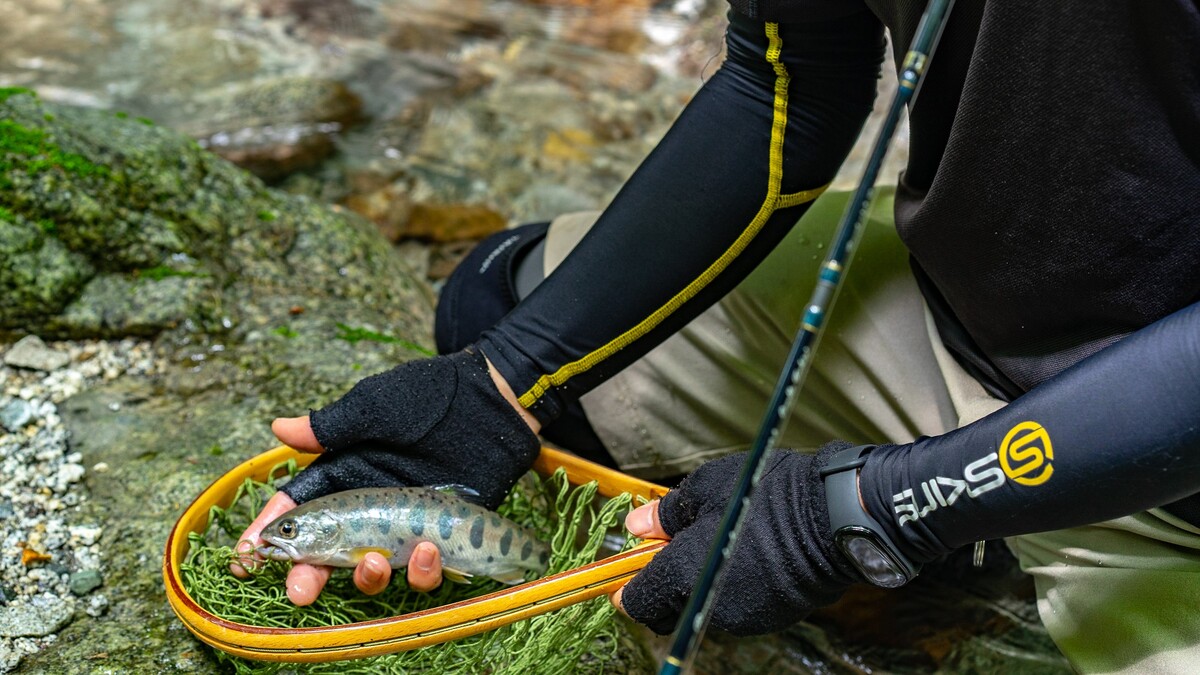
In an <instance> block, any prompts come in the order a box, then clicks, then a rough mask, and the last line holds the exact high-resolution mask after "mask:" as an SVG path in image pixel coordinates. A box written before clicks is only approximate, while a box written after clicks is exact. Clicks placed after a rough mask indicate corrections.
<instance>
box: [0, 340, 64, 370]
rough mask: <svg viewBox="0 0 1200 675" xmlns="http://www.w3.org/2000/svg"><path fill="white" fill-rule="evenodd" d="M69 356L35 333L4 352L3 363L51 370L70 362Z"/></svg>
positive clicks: (18, 366)
mask: <svg viewBox="0 0 1200 675" xmlns="http://www.w3.org/2000/svg"><path fill="white" fill-rule="evenodd" d="M70 360H71V357H70V356H69V355H67V354H64V353H62V352H60V351H56V350H54V349H51V348H50V347H48V346H46V343H45V342H42V339H41V338H39V337H38V336H36V335H27V336H25V337H23V338H21V339H20V340H18V341H17V343H16V344H15V345H13V346H12V348H11V349H9V350H8V352H6V353H5V354H4V363H6V364H8V365H10V366H14V367H17V368H29V369H32V370H45V371H53V370H58V369H59V368H62V367H63V366H65V365H67V363H68V362H70Z"/></svg>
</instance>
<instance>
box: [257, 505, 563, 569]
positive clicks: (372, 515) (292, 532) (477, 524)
mask: <svg viewBox="0 0 1200 675" xmlns="http://www.w3.org/2000/svg"><path fill="white" fill-rule="evenodd" d="M262 538H263V540H264V541H266V542H267V543H268V544H270V545H269V546H265V547H263V548H261V549H259V552H260V553H261V554H262V555H263V556H264V557H267V558H272V559H275V560H291V561H293V562H299V563H309V564H313V565H330V566H333V567H354V566H355V565H357V564H358V562H359V561H360V560H362V559H363V556H365V555H366V554H367V553H370V552H371V551H375V552H377V553H380V554H381V555H383V556H384V557H385V558H387V560H388V562H390V563H391V564H392V567H393V568H402V567H405V566H407V565H408V558H409V556H410V555H412V552H413V549H415V548H416V547H417V544H419V543H421V542H423V541H428V542H432V543H434V544H435V545H437V547H438V550H439V551H440V552H441V554H442V571H443V573H444V574H445V576H446V578H448V579H451V580H453V581H459V582H466V581H469V580H470V578H471V577H472V576H476V575H478V576H486V577H491V578H493V579H496V580H498V581H503V582H504V583H507V584H518V583H521V582H522V581H524V580H525V574H526V572H529V571H532V572H535V573H536V574H538V575H541V574H543V573H544V572H545V571H546V564H547V562H548V560H549V557H550V550H549V547H548V546H546V544H544V543H543V542H541V541H539V540H538V539H537V538H536V537H534V535H533V533H532V532H530V531H529V530H527V529H525V528H524V527H521V526H520V525H517V524H516V523H514V522H512V521H511V520H508V519H506V518H503V517H501V516H500V515H499V514H497V513H495V512H493V511H489V510H487V509H485V508H483V507H482V506H477V505H475V504H472V503H470V502H468V501H465V500H464V499H462V498H461V497H460V496H458V495H457V494H455V490H453V489H444V488H443V489H433V488H427V487H419V488H364V489H360V490H347V491H345V492H335V493H333V494H329V495H326V496H324V497H320V498H318V499H314V500H312V501H310V502H305V503H304V504H302V505H300V506H298V507H296V508H295V509H292V510H291V511H288V512H287V513H285V514H283V515H282V516H280V517H279V518H277V519H275V520H274V521H272V522H271V523H270V524H269V525H267V526H266V528H264V529H263V532H262Z"/></svg>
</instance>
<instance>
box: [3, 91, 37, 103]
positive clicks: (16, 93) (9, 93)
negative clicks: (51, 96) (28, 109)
mask: <svg viewBox="0 0 1200 675" xmlns="http://www.w3.org/2000/svg"><path fill="white" fill-rule="evenodd" d="M21 94H28V95H29V96H33V97H34V98H37V92H35V91H34V90H32V89H26V88H25V87H0V103H4V102H5V101H7V100H8V99H9V97H10V96H19V95H21Z"/></svg>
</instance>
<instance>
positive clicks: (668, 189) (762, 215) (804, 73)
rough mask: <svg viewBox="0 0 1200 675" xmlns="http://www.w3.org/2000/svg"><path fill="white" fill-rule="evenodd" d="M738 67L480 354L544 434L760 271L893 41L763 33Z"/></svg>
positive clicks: (864, 23)
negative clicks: (568, 406)
mask: <svg viewBox="0 0 1200 675" xmlns="http://www.w3.org/2000/svg"><path fill="white" fill-rule="evenodd" d="M726 44H727V48H728V56H727V59H726V61H725V63H724V65H723V66H722V67H721V69H720V70H719V71H718V72H717V73H716V74H714V75H713V77H712V78H711V79H710V80H709V81H708V82H707V83H706V84H705V85H704V86H703V87H702V88H701V90H700V91H699V92H698V93H697V95H696V96H695V98H694V99H693V100H692V101H691V103H689V105H688V106H687V107H686V109H685V110H684V111H683V113H682V114H681V115H680V117H679V119H678V120H677V121H676V122H675V124H674V125H673V126H672V128H671V130H670V131H669V132H668V134H667V135H666V136H665V137H664V139H663V140H662V142H661V143H659V145H658V147H657V148H656V149H655V150H654V152H653V153H651V154H650V156H649V157H648V158H647V159H646V160H645V162H644V163H643V164H642V165H641V167H639V169H638V170H637V171H636V172H635V173H634V175H633V176H632V177H631V178H630V180H629V181H628V182H627V183H626V185H625V186H624V188H623V189H622V190H621V191H620V193H619V194H618V195H617V196H616V198H615V199H614V200H613V202H612V204H611V205H610V206H609V207H608V208H607V209H606V210H605V212H604V214H603V215H602V216H601V217H600V219H599V221H598V222H597V223H596V224H595V226H594V227H593V228H592V230H591V232H589V233H588V235H587V236H586V237H584V239H583V240H582V241H581V242H580V243H579V245H578V246H577V248H576V249H575V250H574V251H573V253H572V254H571V255H570V256H568V258H567V259H566V260H565V261H564V262H563V263H562V265H561V266H559V268H558V269H556V270H555V271H554V273H553V274H551V275H550V276H549V277H548V278H547V280H546V281H545V282H544V283H542V284H541V285H540V286H538V287H537V289H535V290H534V291H533V293H532V294H531V295H530V296H529V297H528V298H526V299H525V300H524V301H523V302H521V304H520V305H518V306H517V308H516V309H514V310H513V311H512V312H511V313H510V314H509V315H508V316H507V317H506V318H505V319H504V320H503V321H501V322H500V323H499V324H497V325H496V326H495V327H494V328H492V329H491V330H489V331H488V332H486V333H484V334H483V335H482V336H481V337H480V341H479V343H478V344H479V346H480V348H481V349H482V350H483V352H484V353H485V354H486V355H487V357H488V358H489V359H490V360H491V361H492V363H493V364H494V365H495V366H496V367H497V368H498V369H499V371H500V372H501V374H502V375H504V377H505V379H506V380H507V381H508V382H509V384H510V385H511V386H512V388H513V390H514V391H515V392H516V393H517V396H518V398H519V399H520V401H521V404H522V405H523V406H525V407H526V408H528V409H529V410H530V411H532V412H533V413H534V415H536V416H537V417H538V418H539V419H541V420H542V421H543V422H548V421H549V420H552V419H554V418H555V417H557V415H558V413H559V411H560V410H561V408H562V405H563V403H564V401H565V400H569V399H570V398H577V397H578V396H580V395H582V394H583V393H585V392H587V391H588V390H590V389H591V388H593V387H595V386H596V385H597V384H599V383H600V382H602V381H603V380H604V379H605V378H607V377H608V376H610V375H611V374H613V373H615V372H617V371H618V370H620V369H621V368H623V367H624V366H626V365H628V364H629V363H631V362H633V361H634V360H636V359H637V358H638V357H640V356H641V355H643V354H645V353H646V352H648V351H650V349H651V348H653V347H654V346H655V345H657V344H658V343H659V342H661V341H662V340H664V339H666V337H667V336H669V335H670V334H672V333H673V332H675V331H676V330H678V329H679V328H681V327H682V326H683V325H684V324H686V323H687V322H688V321H690V320H691V319H692V318H694V317H695V316H696V315H698V314H699V313H700V312H702V311H703V310H704V309H705V308H707V307H708V306H710V305H711V304H713V303H714V302H716V301H717V300H718V299H719V298H720V297H721V296H722V295H724V294H725V293H727V292H728V291H729V290H731V289H732V288H733V287H734V286H735V285H736V284H737V283H738V282H739V281H740V280H741V279H743V278H744V277H745V276H746V275H747V274H749V272H750V271H751V270H752V269H753V268H754V267H755V266H756V265H757V264H758V263H759V262H761V261H762V259H763V258H765V257H766V255H767V254H768V253H769V252H770V250H771V249H772V248H773V247H774V246H775V245H776V244H777V243H778V242H779V241H780V240H781V239H782V238H783V236H784V235H785V234H786V233H787V231H788V230H789V229H790V228H791V226H792V225H793V224H794V223H795V222H796V221H797V220H798V219H799V217H800V215H801V214H802V213H803V212H804V210H805V209H806V208H807V206H808V204H809V203H810V201H811V198H812V196H814V195H815V194H816V193H817V190H815V189H816V188H820V187H822V186H824V185H826V184H827V183H828V182H829V181H830V180H831V179H832V178H833V176H834V174H835V173H836V171H837V168H838V166H839V165H840V164H841V162H842V160H843V159H844V158H845V156H846V154H847V153H848V152H849V149H850V147H851V146H852V145H853V142H854V139H855V137H856V136H857V134H858V132H859V130H860V129H861V127H862V124H863V121H864V120H865V119H866V116H867V115H868V114H869V113H870V110H871V106H872V102H873V101H874V97H875V81H876V78H877V77H878V74H879V66H880V63H881V62H882V58H883V48H884V43H883V28H882V25H881V24H880V23H879V21H878V19H876V18H875V17H874V15H872V14H870V13H868V12H866V11H865V10H861V11H857V12H855V13H853V14H851V15H850V16H845V17H841V18H837V19H832V20H827V21H815V22H808V23H797V24H770V23H768V24H764V23H762V22H758V21H752V20H750V19H746V18H745V17H741V16H739V15H737V14H733V13H731V15H730V27H729V29H728V31H727V34H726Z"/></svg>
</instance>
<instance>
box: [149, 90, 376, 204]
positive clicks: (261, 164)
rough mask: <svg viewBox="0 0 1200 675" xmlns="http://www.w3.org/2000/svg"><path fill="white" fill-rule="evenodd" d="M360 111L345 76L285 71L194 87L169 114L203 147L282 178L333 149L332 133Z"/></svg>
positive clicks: (270, 177)
mask: <svg viewBox="0 0 1200 675" xmlns="http://www.w3.org/2000/svg"><path fill="white" fill-rule="evenodd" d="M361 112H362V100H361V99H360V98H359V97H358V96H357V95H356V94H354V93H353V92H352V91H350V89H349V88H347V87H346V85H344V84H342V83H341V82H337V81H333V80H323V79H310V78H304V77H280V78H270V79H263V80H253V81H250V82H239V83H235V84H231V85H226V86H223V87H219V88H216V89H213V90H209V91H205V92H199V93H195V94H194V95H192V96H189V98H188V101H186V102H185V103H183V105H182V109H181V110H179V111H177V112H174V113H172V116H171V118H170V119H172V120H176V126H177V127H178V128H179V129H180V130H182V131H184V132H185V133H188V134H190V135H192V136H194V137H196V138H197V139H199V141H200V145H201V146H202V147H205V148H208V149H209V150H211V151H212V152H214V153H216V154H218V155H220V156H221V157H224V158H225V159H228V160H229V161H231V162H233V163H235V164H237V165H239V166H241V167H243V168H245V169H247V170H249V171H251V172H252V173H254V174H255V175H257V176H259V177H260V178H263V179H264V180H278V179H280V178H283V177H284V176H287V175H288V174H291V173H294V172H296V171H299V170H302V169H307V168H310V167H313V166H316V165H317V164H319V163H320V162H321V161H322V160H323V159H325V158H326V157H328V156H329V155H330V154H332V153H333V152H334V149H335V146H334V142H333V138H334V137H335V136H336V135H337V134H338V133H340V132H341V131H343V130H344V129H346V128H347V127H349V126H351V125H353V124H354V123H355V122H357V121H359V119H360V116H361Z"/></svg>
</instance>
